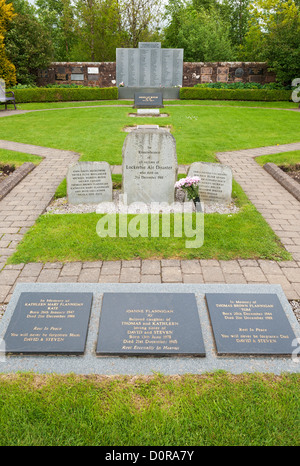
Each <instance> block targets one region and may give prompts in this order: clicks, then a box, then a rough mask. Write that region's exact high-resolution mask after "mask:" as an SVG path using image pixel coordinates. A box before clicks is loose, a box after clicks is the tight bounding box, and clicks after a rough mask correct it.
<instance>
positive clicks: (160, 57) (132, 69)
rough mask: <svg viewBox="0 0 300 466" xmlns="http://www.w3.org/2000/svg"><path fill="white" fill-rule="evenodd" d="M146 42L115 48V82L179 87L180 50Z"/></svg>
mask: <svg viewBox="0 0 300 466" xmlns="http://www.w3.org/2000/svg"><path fill="white" fill-rule="evenodd" d="M146 44H147V43H140V44H139V48H138V49H123V48H118V49H116V67H117V68H116V76H117V85H119V84H120V83H121V82H123V83H124V86H126V87H127V86H128V87H160V86H162V87H172V86H181V85H182V76H183V49H161V48H160V47H158V46H155V47H154V46H151V47H150V46H148V45H146ZM149 44H151V43H149ZM152 44H157V43H152Z"/></svg>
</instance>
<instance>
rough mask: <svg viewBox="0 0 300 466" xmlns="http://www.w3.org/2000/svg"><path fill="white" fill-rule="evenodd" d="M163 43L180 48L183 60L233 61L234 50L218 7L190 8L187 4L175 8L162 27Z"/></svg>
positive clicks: (227, 27)
mask: <svg viewBox="0 0 300 466" xmlns="http://www.w3.org/2000/svg"><path fill="white" fill-rule="evenodd" d="M165 45H166V46H167V47H176V48H183V49H184V57H185V61H204V62H205V61H208V62H209V61H225V60H233V58H234V49H233V47H232V44H231V40H230V36H229V25H228V23H226V21H224V20H223V19H222V17H221V15H220V13H219V11H218V10H216V9H215V8H211V9H210V10H205V9H200V10H199V11H197V10H195V9H193V8H192V7H191V6H190V5H188V6H183V5H182V7H181V8H180V9H178V10H175V16H173V18H172V20H171V23H170V25H169V26H168V27H167V28H166V30H165Z"/></svg>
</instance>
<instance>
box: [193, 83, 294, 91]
mask: <svg viewBox="0 0 300 466" xmlns="http://www.w3.org/2000/svg"><path fill="white" fill-rule="evenodd" d="M194 87H202V88H208V87H209V88H214V89H281V90H284V89H285V90H291V89H292V86H283V85H282V84H280V83H276V82H274V83H267V84H261V83H243V82H235V83H221V82H216V83H201V84H195V86H194Z"/></svg>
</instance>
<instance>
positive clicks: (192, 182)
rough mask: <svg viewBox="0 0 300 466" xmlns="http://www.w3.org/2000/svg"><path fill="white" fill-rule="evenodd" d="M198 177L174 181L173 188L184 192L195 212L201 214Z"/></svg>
mask: <svg viewBox="0 0 300 466" xmlns="http://www.w3.org/2000/svg"><path fill="white" fill-rule="evenodd" d="M200 181H201V180H200V178H199V176H192V177H191V176H187V177H186V178H181V179H180V180H179V181H176V183H175V188H176V189H181V190H183V191H185V192H186V194H187V198H188V200H189V201H193V203H194V205H195V208H196V211H198V212H199V211H200V212H201V204H200V196H199V185H200Z"/></svg>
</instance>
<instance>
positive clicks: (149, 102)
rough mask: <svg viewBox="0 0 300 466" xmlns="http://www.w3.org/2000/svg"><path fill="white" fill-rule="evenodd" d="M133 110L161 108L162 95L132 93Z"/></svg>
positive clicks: (155, 93) (156, 93) (158, 93)
mask: <svg viewBox="0 0 300 466" xmlns="http://www.w3.org/2000/svg"><path fill="white" fill-rule="evenodd" d="M134 107H135V108H162V107H163V95H162V93H161V92H153V93H149V92H135V93H134Z"/></svg>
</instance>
